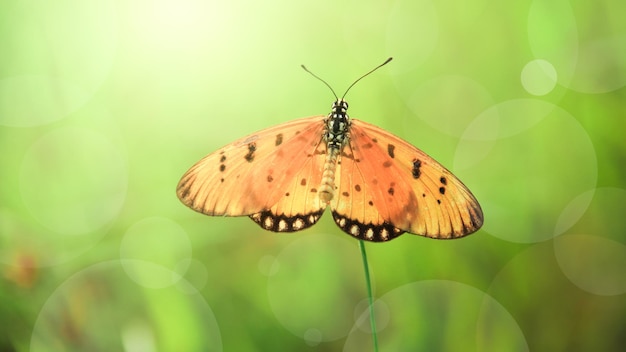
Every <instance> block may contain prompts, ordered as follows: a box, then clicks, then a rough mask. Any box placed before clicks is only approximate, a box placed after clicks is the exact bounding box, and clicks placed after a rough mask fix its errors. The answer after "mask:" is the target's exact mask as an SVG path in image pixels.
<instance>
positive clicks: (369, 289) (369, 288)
mask: <svg viewBox="0 0 626 352" xmlns="http://www.w3.org/2000/svg"><path fill="white" fill-rule="evenodd" d="M359 248H360V249H361V257H362V258H363V269H365V285H366V286H367V298H368V300H369V308H370V325H371V327H372V339H374V351H375V352H378V334H377V333H376V318H375V317H374V296H373V295H372V282H371V280H370V269H369V266H368V265H367V254H366V253H365V243H364V242H363V241H361V240H359Z"/></svg>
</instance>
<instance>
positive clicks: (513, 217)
mask: <svg viewBox="0 0 626 352" xmlns="http://www.w3.org/2000/svg"><path fill="white" fill-rule="evenodd" d="M525 102H528V103H529V104H524V103H525ZM531 102H532V100H522V101H517V102H516V103H514V104H510V106H509V108H507V109H502V108H501V107H500V106H499V107H498V113H499V115H500V117H499V120H498V121H499V122H498V123H499V131H500V133H499V135H500V136H502V137H501V138H500V139H498V140H496V141H493V140H486V141H477V140H469V139H462V140H461V141H460V143H459V144H458V146H457V153H456V155H455V159H454V160H455V162H454V165H455V169H454V171H455V172H457V171H458V169H457V165H458V166H461V167H460V168H459V169H460V170H462V172H459V173H457V176H459V177H460V178H461V179H462V180H463V182H464V183H465V184H468V185H472V192H473V193H474V195H476V197H477V198H478V200H479V201H480V203H481V206H482V209H483V212H484V214H486V216H485V224H484V225H483V230H484V231H486V232H488V233H489V234H491V235H493V236H496V237H498V238H501V239H504V240H507V241H512V242H521V243H533V242H538V241H543V240H546V239H550V238H552V237H554V235H555V233H554V229H555V227H556V226H557V224H558V223H559V221H561V220H560V216H561V212H562V210H563V209H564V208H565V206H566V205H567V204H569V202H570V201H571V200H572V199H573V198H575V197H576V196H578V195H579V194H580V193H582V192H585V191H587V190H589V189H592V188H594V187H595V186H596V181H597V175H598V166H597V157H596V152H595V148H594V146H593V144H592V142H591V140H590V138H589V135H588V134H587V131H586V130H585V129H584V128H583V127H582V126H581V125H580V123H578V121H576V119H575V118H574V117H573V116H571V115H570V114H569V113H567V112H566V111H565V110H562V109H560V108H558V107H556V106H550V104H547V103H541V104H538V105H536V104H534V103H531ZM525 105H526V106H527V108H524V106H525ZM513 107H516V109H513ZM519 110H521V111H519ZM523 111H526V112H531V113H532V112H536V113H537V114H536V115H533V114H529V115H526V114H524V113H523ZM490 136H492V134H491V133H490ZM506 136H508V137H507V138H504V137H506ZM574 220H575V219H570V220H569V221H570V222H571V221H574Z"/></svg>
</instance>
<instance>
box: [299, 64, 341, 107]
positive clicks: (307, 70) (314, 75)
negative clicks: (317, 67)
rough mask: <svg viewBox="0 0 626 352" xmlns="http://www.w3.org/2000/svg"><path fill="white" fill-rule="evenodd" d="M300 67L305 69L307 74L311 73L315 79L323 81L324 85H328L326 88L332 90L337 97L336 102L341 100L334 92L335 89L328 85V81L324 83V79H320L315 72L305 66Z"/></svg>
mask: <svg viewBox="0 0 626 352" xmlns="http://www.w3.org/2000/svg"><path fill="white" fill-rule="evenodd" d="M300 66H302V68H303V69H304V70H305V71H306V72H308V73H310V74H311V76H313V77H315V78H317V79H319V80H320V81H322V83H324V84H325V85H326V87H328V88H330V91H331V92H333V95H334V96H335V100H339V98H337V94H335V91H334V90H333V87H331V86H330V84H328V83H326V81H324V80H323V79H321V78H319V77H318V76H317V75H316V74H315V73H313V72H311V71H309V69H308V68H306V67H305V66H304V65H300Z"/></svg>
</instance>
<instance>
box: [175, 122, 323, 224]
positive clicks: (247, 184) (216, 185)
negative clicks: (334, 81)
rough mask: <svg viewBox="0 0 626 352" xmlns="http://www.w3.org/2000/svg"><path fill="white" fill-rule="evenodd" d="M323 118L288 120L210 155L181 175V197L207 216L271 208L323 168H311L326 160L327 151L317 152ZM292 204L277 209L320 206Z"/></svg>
mask: <svg viewBox="0 0 626 352" xmlns="http://www.w3.org/2000/svg"><path fill="white" fill-rule="evenodd" d="M323 118H324V117H323V116H315V117H309V118H303V119H298V120H294V121H290V122H286V123H284V124H281V125H277V126H274V127H271V128H268V129H265V130H261V131H259V132H257V133H253V134H251V135H249V136H246V137H243V138H241V139H239V140H237V141H235V142H233V143H231V144H229V145H227V146H225V147H223V148H221V149H219V150H218V151H216V152H214V153H212V154H209V155H207V156H206V157H204V158H203V159H202V160H200V161H199V162H198V163H196V164H195V165H194V166H193V167H191V168H190V169H189V170H188V171H187V172H186V173H185V174H184V175H183V177H182V178H181V180H180V182H179V184H178V188H177V195H178V197H179V199H180V200H181V201H182V202H183V203H184V204H185V205H187V206H188V207H190V208H192V209H194V210H196V211H198V212H201V213H204V214H207V215H225V216H243V215H252V214H257V213H261V212H267V211H270V210H271V209H272V207H274V206H275V205H276V204H277V203H279V201H280V200H281V198H284V197H285V193H286V192H288V191H286V190H287V189H289V188H292V185H294V184H295V183H296V181H295V178H296V177H307V178H308V177H309V175H315V174H317V173H319V172H317V173H315V172H313V170H308V169H307V168H313V167H318V164H319V162H317V160H318V159H321V160H323V155H321V156H320V155H316V154H315V152H314V151H315V150H316V149H319V148H316V146H317V145H319V143H320V141H321V140H322V133H323V130H324V124H323ZM313 159H315V161H313ZM303 170H307V171H303ZM298 182H299V181H298ZM307 182H309V183H312V182H314V180H308V179H307ZM287 203H289V202H287ZM287 203H285V204H287ZM289 204H291V205H292V207H295V208H297V209H291V210H289V211H287V210H286V209H284V208H285V206H286V205H281V207H280V208H279V209H277V210H280V211H282V212H283V213H284V214H289V213H290V212H298V213H302V214H304V213H311V212H312V211H318V210H319V209H308V208H310V207H313V206H314V204H313V203H312V202H291V203H289ZM298 207H299V208H298ZM253 220H254V219H253ZM255 221H256V220H255Z"/></svg>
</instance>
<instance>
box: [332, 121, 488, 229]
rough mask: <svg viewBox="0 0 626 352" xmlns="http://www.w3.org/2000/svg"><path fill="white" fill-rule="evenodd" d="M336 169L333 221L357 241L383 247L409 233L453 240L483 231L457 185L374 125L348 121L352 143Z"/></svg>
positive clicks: (472, 201)
mask: <svg viewBox="0 0 626 352" xmlns="http://www.w3.org/2000/svg"><path fill="white" fill-rule="evenodd" d="M339 168H340V170H339V171H338V174H339V175H340V180H339V182H338V190H337V195H338V197H337V199H336V200H334V201H333V202H331V209H332V213H333V218H334V219H335V222H336V223H337V225H339V227H340V228H341V229H342V230H343V231H345V232H347V233H348V234H351V235H353V236H355V237H358V238H360V239H364V240H369V241H387V240H390V239H393V238H394V237H397V236H399V235H400V234H402V232H410V233H414V234H418V235H423V236H427V237H432V238H457V237H462V236H465V235H468V234H470V233H472V232H475V231H477V230H478V229H479V228H480V227H481V226H482V223H483V214H482V210H481V208H480V205H479V204H478V201H476V198H474V196H473V195H472V193H471V192H470V191H469V190H468V189H467V187H465V185H463V183H461V181H460V180H459V179H457V178H456V177H455V176H454V175H453V174H452V173H451V172H450V171H448V170H447V169H446V168H445V167H443V166H442V165H441V164H439V163H438V162H437V161H435V160H434V159H433V158H431V157H429V156H428V155H426V154H425V153H424V152H422V151H421V150H419V149H417V148H415V147H414V146H412V145H410V144H409V143H408V142H406V141H404V140H402V139H400V138H398V137H396V136H394V135H392V134H391V133H389V132H386V131H384V130H382V129H380V128H378V127H376V126H374V125H371V124H368V123H365V122H362V121H359V120H354V119H353V120H351V126H350V141H349V144H348V145H346V147H345V148H344V149H343V151H342V153H341V164H340V165H339Z"/></svg>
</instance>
